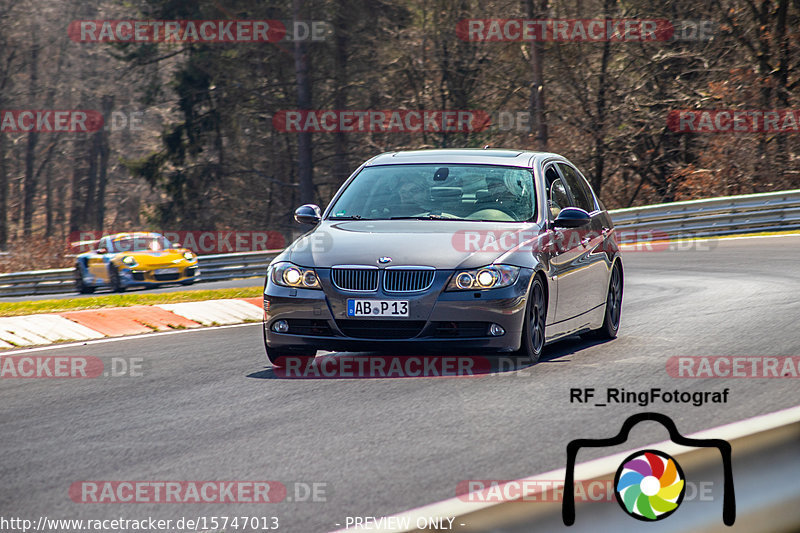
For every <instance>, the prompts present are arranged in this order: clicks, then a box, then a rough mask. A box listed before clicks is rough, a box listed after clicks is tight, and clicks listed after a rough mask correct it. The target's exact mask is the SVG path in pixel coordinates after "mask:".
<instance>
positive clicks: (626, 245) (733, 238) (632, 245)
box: [619, 233, 800, 250]
mask: <svg viewBox="0 0 800 533" xmlns="http://www.w3.org/2000/svg"><path fill="white" fill-rule="evenodd" d="M780 237H800V233H782V234H776V235H742V236H739V237H737V236H735V235H730V236H727V235H723V236H721V237H697V238H692V239H676V240H659V241H639V242H635V243H633V242H630V243H623V244H620V245H619V246H620V248H622V249H623V250H624V249H625V248H635V247H636V246H642V245H644V244H653V243H659V244H673V243H674V244H681V243H687V242H706V241H741V240H745V239H777V238H780Z"/></svg>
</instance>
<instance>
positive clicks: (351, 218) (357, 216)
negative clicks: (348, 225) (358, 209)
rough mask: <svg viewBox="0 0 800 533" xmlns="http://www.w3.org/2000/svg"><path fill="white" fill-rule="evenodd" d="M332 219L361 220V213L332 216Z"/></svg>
mask: <svg viewBox="0 0 800 533" xmlns="http://www.w3.org/2000/svg"><path fill="white" fill-rule="evenodd" d="M330 219H331V220H361V215H349V216H346V217H337V216H332V217H331V218H330Z"/></svg>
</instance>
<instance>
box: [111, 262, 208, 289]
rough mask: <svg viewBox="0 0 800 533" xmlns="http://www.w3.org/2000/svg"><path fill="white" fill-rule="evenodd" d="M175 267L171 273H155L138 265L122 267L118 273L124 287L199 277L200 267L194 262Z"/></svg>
mask: <svg viewBox="0 0 800 533" xmlns="http://www.w3.org/2000/svg"><path fill="white" fill-rule="evenodd" d="M175 268H177V272H175V273H171V274H156V273H155V270H154V269H146V268H140V267H133V268H123V269H121V270H120V272H119V275H120V279H121V281H122V283H123V284H124V285H125V286H126V287H135V286H143V287H153V286H159V285H167V284H170V283H185V282H187V281H197V280H198V279H199V278H200V269H199V268H198V267H197V265H196V264H194V265H188V266H180V267H175Z"/></svg>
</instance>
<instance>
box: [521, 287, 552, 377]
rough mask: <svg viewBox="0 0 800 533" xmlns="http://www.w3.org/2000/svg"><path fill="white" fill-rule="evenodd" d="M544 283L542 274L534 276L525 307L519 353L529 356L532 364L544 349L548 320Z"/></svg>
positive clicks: (522, 355)
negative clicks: (546, 322)
mask: <svg viewBox="0 0 800 533" xmlns="http://www.w3.org/2000/svg"><path fill="white" fill-rule="evenodd" d="M545 294H546V293H545V290H544V283H543V282H542V278H541V277H540V276H538V275H537V276H535V277H534V278H533V283H531V289H530V292H529V294H528V303H527V305H526V308H525V321H524V323H523V327H522V339H521V342H520V347H519V350H518V351H517V355H519V356H520V357H527V358H528V360H529V361H530V362H531V364H536V363H537V362H538V361H539V358H540V357H541V356H542V351H543V349H544V339H545V336H544V329H545V321H546V320H547V299H546V297H545Z"/></svg>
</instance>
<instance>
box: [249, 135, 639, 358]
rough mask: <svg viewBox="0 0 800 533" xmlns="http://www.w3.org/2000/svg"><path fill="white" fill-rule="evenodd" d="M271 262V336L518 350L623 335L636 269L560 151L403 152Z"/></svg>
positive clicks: (344, 190)
mask: <svg viewBox="0 0 800 533" xmlns="http://www.w3.org/2000/svg"><path fill="white" fill-rule="evenodd" d="M295 219H296V220H297V221H298V222H300V223H302V224H309V225H312V226H314V227H313V229H311V231H309V232H308V233H306V234H305V235H304V236H302V237H301V238H299V239H298V240H296V241H295V242H294V243H292V244H291V245H290V246H289V247H288V248H286V249H285V250H284V251H283V252H282V253H281V254H280V255H279V256H278V257H276V258H275V259H274V260H273V261H272V263H271V264H270V265H269V267H268V269H267V276H266V280H265V284H264V344H265V347H266V351H267V358H268V359H269V361H270V362H271V363H272V364H273V365H275V366H281V364H282V360H285V358H286V357H287V356H292V357H300V358H311V357H314V355H315V354H316V351H317V350H319V349H323V350H337V351H341V350H344V351H370V352H373V351H381V350H407V349H412V350H421V349H444V350H446V351H447V352H448V354H450V355H458V354H459V353H463V354H468V353H470V352H476V351H495V352H506V353H508V352H515V353H517V354H518V355H522V356H525V357H527V358H529V359H530V361H531V362H532V363H535V362H536V361H538V360H539V357H540V356H541V354H542V350H543V348H544V346H545V344H546V343H548V342H551V341H554V340H557V339H559V338H562V337H565V336H568V335H573V334H581V335H591V336H597V337H604V338H613V337H615V336H616V335H617V331H618V329H619V323H620V311H621V306H622V290H623V267H622V260H621V257H620V251H619V247H618V245H617V242H616V236H615V233H614V227H613V224H612V222H611V218H610V217H609V215H608V212H607V211H606V209H605V207H604V206H603V204H602V203H601V202H600V200H599V199H598V198H597V196H596V195H595V194H594V192H593V191H592V188H591V187H590V185H589V183H588V182H587V181H586V179H585V178H584V177H583V175H582V174H581V173H580V171H579V170H578V169H577V168H576V167H575V166H574V165H573V164H572V163H570V162H569V161H568V160H567V159H565V158H564V157H562V156H559V155H556V154H552V153H540V152H526V151H518V150H477V149H458V150H449V149H443V150H420V151H409V152H391V153H385V154H381V155H379V156H376V157H374V158H372V159H370V160H369V161H367V162H365V163H364V164H362V165H361V166H360V167H359V168H358V169H357V170H356V171H355V172H354V173H353V174H352V175H351V176H350V178H348V179H347V181H346V182H345V183H344V184H343V185H342V187H341V188H340V189H339V191H338V192H337V193H336V195H335V196H334V197H333V199H332V200H331V202H330V205H328V207H327V208H326V209H325V211H324V213H323V212H321V211H320V208H319V207H317V206H316V205H311V204H308V205H304V206H301V207H299V208H298V209H297V210H296V211H295Z"/></svg>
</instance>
